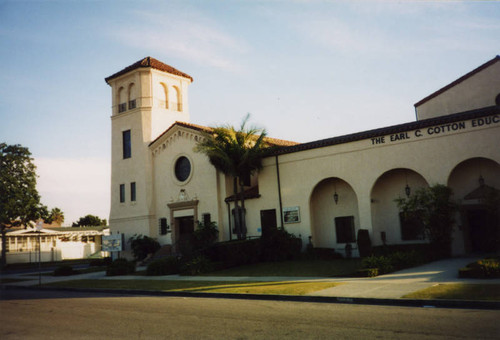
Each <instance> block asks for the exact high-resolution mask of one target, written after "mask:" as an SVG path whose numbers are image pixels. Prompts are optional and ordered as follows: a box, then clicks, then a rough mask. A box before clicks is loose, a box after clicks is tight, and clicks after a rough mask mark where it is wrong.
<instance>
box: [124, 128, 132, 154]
mask: <svg viewBox="0 0 500 340" xmlns="http://www.w3.org/2000/svg"><path fill="white" fill-rule="evenodd" d="M122 137H123V138H122V140H123V159H126V158H130V157H132V141H131V139H130V130H127V131H123V132H122Z"/></svg>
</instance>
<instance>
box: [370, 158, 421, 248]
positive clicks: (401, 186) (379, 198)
mask: <svg viewBox="0 0 500 340" xmlns="http://www.w3.org/2000/svg"><path fill="white" fill-rule="evenodd" d="M428 186H429V184H428V183H427V181H426V180H425V179H424V177H422V175H420V174H419V173H418V172H415V171H413V170H411V169H405V168H399V169H392V170H389V171H386V172H385V173H383V174H382V175H381V176H380V177H379V178H378V179H377V180H376V181H375V184H374V185H373V188H372V191H371V195H370V197H371V216H372V235H371V240H372V244H373V245H381V244H384V242H385V243H387V244H398V243H404V242H406V241H409V242H411V243H415V242H418V240H403V235H402V232H401V222H400V219H399V209H398V206H397V203H396V201H395V200H396V199H397V198H399V197H406V196H407V193H409V194H410V195H411V194H412V193H413V192H415V190H417V189H418V188H422V187H428Z"/></svg>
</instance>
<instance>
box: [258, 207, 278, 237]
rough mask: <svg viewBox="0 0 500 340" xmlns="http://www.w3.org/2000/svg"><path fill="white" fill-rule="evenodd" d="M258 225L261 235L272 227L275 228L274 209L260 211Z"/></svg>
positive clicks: (276, 226)
mask: <svg viewBox="0 0 500 340" xmlns="http://www.w3.org/2000/svg"><path fill="white" fill-rule="evenodd" d="M260 227H261V231H262V235H265V234H267V233H269V232H270V231H271V230H272V229H277V228H278V224H277V222H276V209H267V210H261V211H260Z"/></svg>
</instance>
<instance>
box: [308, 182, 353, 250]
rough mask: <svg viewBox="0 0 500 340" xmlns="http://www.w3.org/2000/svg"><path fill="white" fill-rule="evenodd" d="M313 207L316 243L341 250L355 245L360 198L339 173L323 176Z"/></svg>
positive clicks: (312, 222) (311, 206) (311, 202)
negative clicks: (349, 245)
mask: <svg viewBox="0 0 500 340" xmlns="http://www.w3.org/2000/svg"><path fill="white" fill-rule="evenodd" d="M310 209H311V210H310V211H311V234H312V242H313V245H314V247H316V248H334V249H335V250H336V251H338V252H344V250H345V247H346V244H351V246H352V247H353V248H354V249H355V248H356V232H357V230H358V229H359V228H360V226H359V212H358V198H357V196H356V193H355V192H354V190H353V188H352V187H351V186H350V185H349V183H347V182H346V181H344V180H342V179H340V178H337V177H332V178H326V179H324V180H322V181H321V182H319V183H318V184H317V185H316V186H315V187H314V189H313V191H312V194H311V200H310ZM356 254H357V252H356V251H354V252H353V256H356Z"/></svg>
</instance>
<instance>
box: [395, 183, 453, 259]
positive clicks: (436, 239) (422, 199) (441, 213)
mask: <svg viewBox="0 0 500 340" xmlns="http://www.w3.org/2000/svg"><path fill="white" fill-rule="evenodd" d="M452 195H453V192H452V190H451V188H449V187H447V186H446V185H442V184H435V185H433V186H431V187H427V188H419V189H417V190H416V192H415V193H414V194H412V195H411V196H410V197H408V198H398V199H396V202H397V204H398V207H399V209H400V210H401V213H402V214H403V215H404V216H405V217H406V218H415V219H418V220H420V221H421V222H422V224H423V227H424V235H425V238H426V239H428V240H429V244H430V247H431V248H430V250H431V254H432V256H433V257H434V259H440V258H446V257H450V256H451V240H452V237H451V234H452V231H453V222H454V221H453V214H454V213H455V211H456V210H457V205H456V204H455V203H453V202H452V201H451V196H452Z"/></svg>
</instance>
